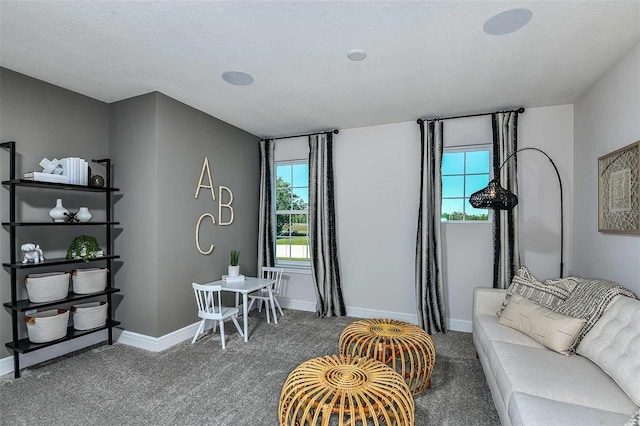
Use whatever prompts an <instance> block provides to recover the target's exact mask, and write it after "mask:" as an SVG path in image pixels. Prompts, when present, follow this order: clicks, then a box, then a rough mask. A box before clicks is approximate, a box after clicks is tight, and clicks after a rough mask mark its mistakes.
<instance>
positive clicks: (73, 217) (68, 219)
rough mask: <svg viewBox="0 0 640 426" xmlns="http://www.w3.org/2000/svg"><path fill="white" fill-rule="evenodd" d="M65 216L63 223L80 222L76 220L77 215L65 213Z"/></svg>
mask: <svg viewBox="0 0 640 426" xmlns="http://www.w3.org/2000/svg"><path fill="white" fill-rule="evenodd" d="M64 215H65V216H66V219H65V220H64V221H65V223H78V222H80V219H78V217H77V216H78V213H71V212H69V213H65V214H64Z"/></svg>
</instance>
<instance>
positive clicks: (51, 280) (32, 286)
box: [24, 272, 69, 303]
mask: <svg viewBox="0 0 640 426" xmlns="http://www.w3.org/2000/svg"><path fill="white" fill-rule="evenodd" d="M24 283H25V285H26V286H27V294H28V295H29V300H30V301H31V302H33V303H44V302H52V301H54V300H60V299H64V298H65V297H67V294H68V293H69V273H68V272H46V273H44V274H29V275H27V276H26V277H25V278H24Z"/></svg>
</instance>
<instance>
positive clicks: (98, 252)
mask: <svg viewBox="0 0 640 426" xmlns="http://www.w3.org/2000/svg"><path fill="white" fill-rule="evenodd" d="M102 255H103V253H102V249H100V246H99V245H98V240H96V238H95V237H92V236H90V235H80V236H79V237H76V238H74V240H73V241H72V242H71V245H70V246H69V248H68V249H67V259H82V260H84V261H85V263H89V260H90V259H95V258H96V257H100V256H102Z"/></svg>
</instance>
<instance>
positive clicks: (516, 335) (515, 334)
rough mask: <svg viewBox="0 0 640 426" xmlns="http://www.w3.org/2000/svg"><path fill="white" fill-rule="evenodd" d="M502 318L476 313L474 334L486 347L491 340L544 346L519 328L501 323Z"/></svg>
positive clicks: (536, 346) (537, 346)
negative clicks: (515, 328)
mask: <svg viewBox="0 0 640 426" xmlns="http://www.w3.org/2000/svg"><path fill="white" fill-rule="evenodd" d="M499 321H500V318H498V317H497V316H496V315H495V314H493V315H476V317H475V318H474V321H473V334H475V335H477V338H478V342H479V343H480V344H481V345H482V347H483V348H484V349H485V352H486V347H487V345H490V344H491V343H490V342H491V341H499V342H507V343H513V344H514V345H522V346H530V347H532V348H541V349H542V348H544V346H542V345H541V344H540V343H538V342H536V341H535V340H533V339H532V338H531V337H529V336H527V335H526V334H524V333H521V332H519V331H517V330H514V329H512V328H509V327H505V326H504V325H502V324H500V323H499Z"/></svg>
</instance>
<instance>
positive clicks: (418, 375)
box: [338, 319, 436, 395]
mask: <svg viewBox="0 0 640 426" xmlns="http://www.w3.org/2000/svg"><path fill="white" fill-rule="evenodd" d="M338 346H339V349H340V353H341V354H342V355H350V356H364V357H369V358H373V359H377V360H378V361H381V362H383V363H384V364H387V365H389V366H390V367H391V368H393V369H394V370H395V371H397V372H398V373H399V374H400V375H401V376H402V377H404V379H405V381H406V382H407V385H408V386H409V389H411V393H412V394H413V395H418V394H419V393H420V392H422V391H424V390H425V389H426V388H427V387H429V386H430V385H431V373H432V371H433V367H434V365H435V363H436V349H435V347H434V346H433V340H431V337H430V336H429V335H428V334H427V333H426V332H425V331H424V330H423V329H421V328H420V327H418V326H415V325H413V324H409V323H407V322H403V321H396V320H391V319H365V320H359V321H356V322H354V323H351V324H349V325H348V326H347V327H345V329H344V330H343V331H342V334H341V335H340V342H339V343H338Z"/></svg>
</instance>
